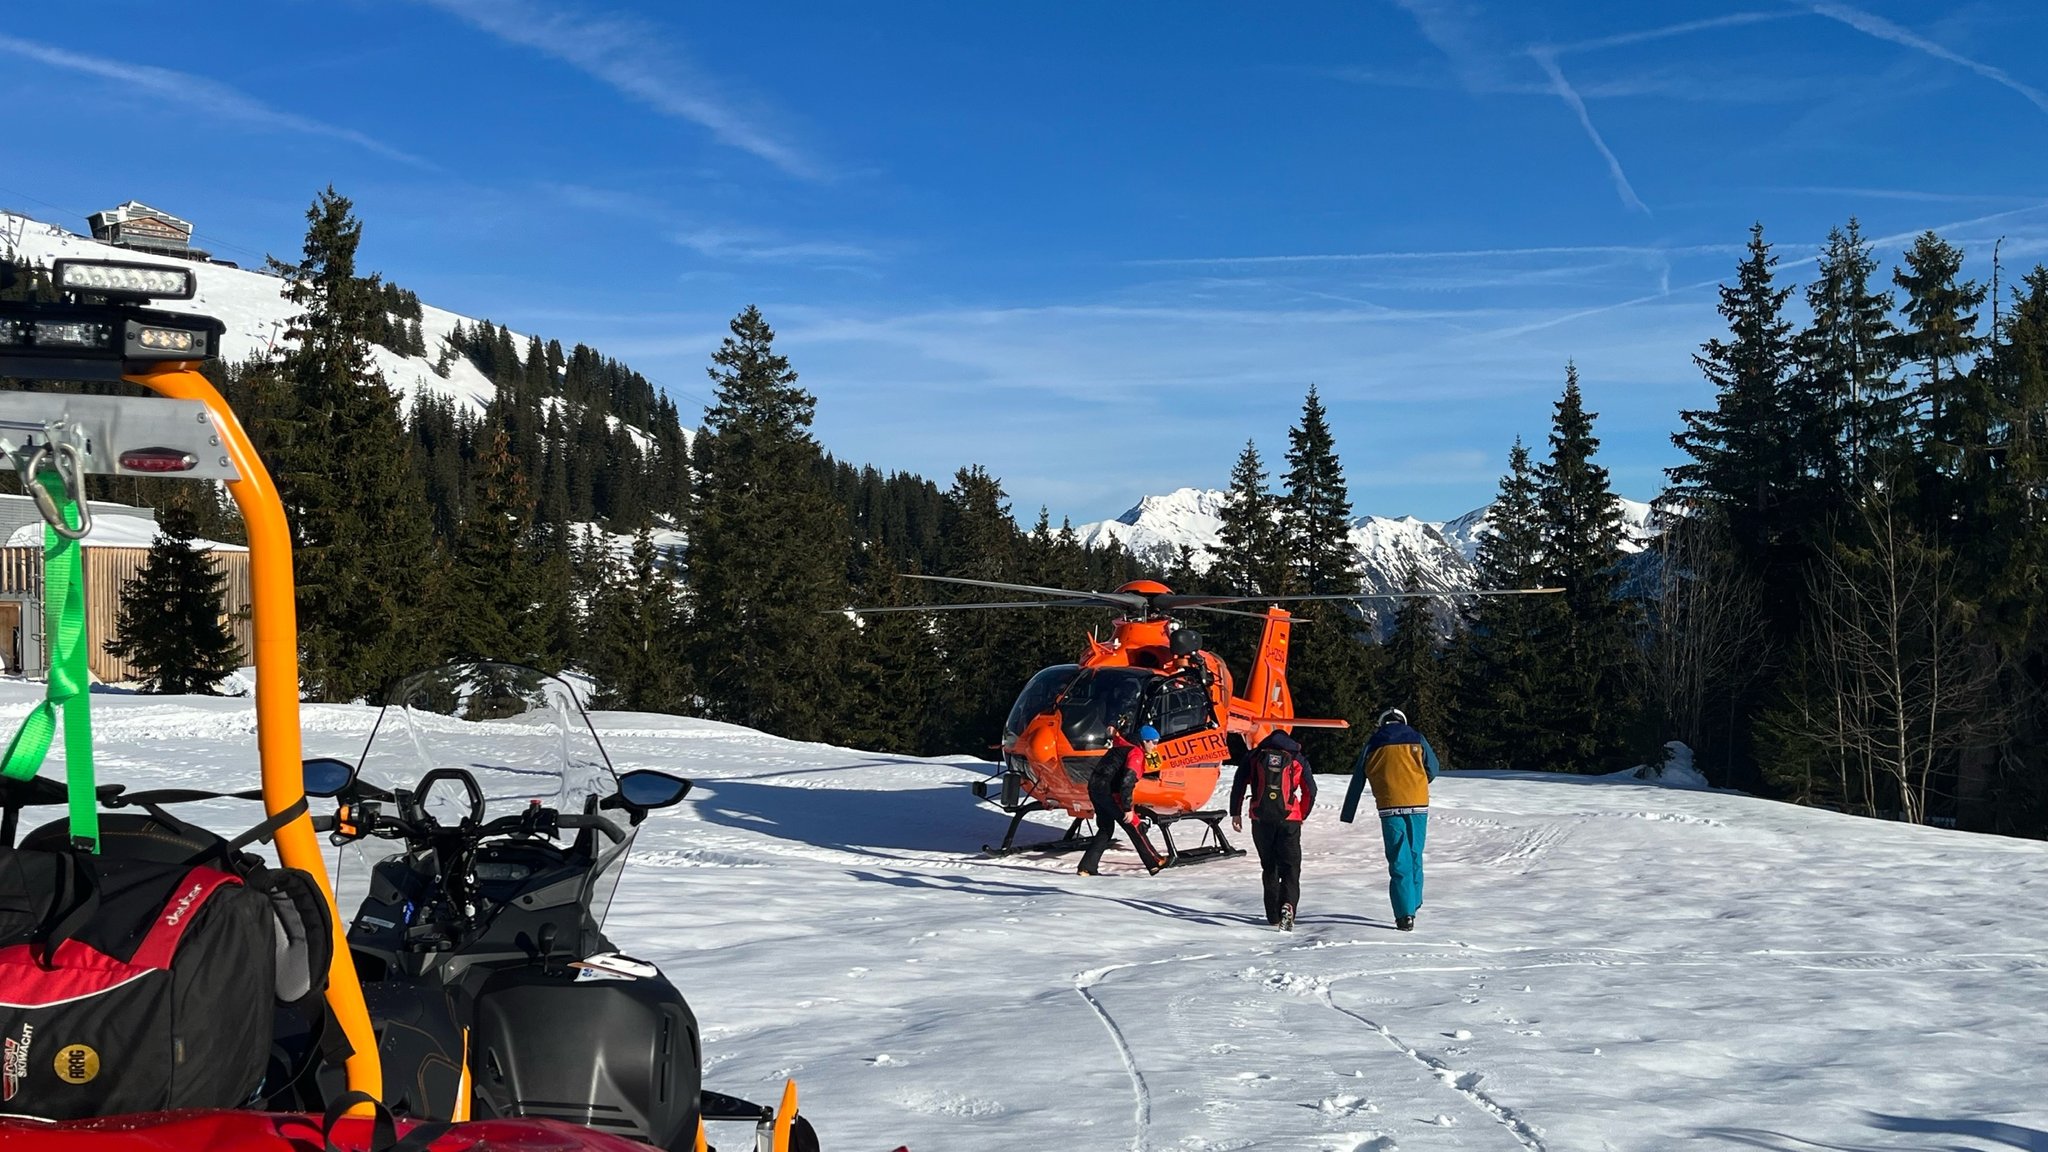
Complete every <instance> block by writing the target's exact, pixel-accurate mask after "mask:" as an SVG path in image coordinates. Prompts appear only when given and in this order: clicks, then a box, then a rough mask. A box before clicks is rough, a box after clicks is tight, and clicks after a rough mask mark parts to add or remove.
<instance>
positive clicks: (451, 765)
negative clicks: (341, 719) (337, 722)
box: [362, 663, 618, 828]
mask: <svg viewBox="0 0 2048 1152" xmlns="http://www.w3.org/2000/svg"><path fill="white" fill-rule="evenodd" d="M436 769H459V770H460V771H462V772H464V773H467V774H468V775H469V776H470V777H471V778H472V779H474V780H475V781H476V782H477V785H478V786H479V787H480V788H481V789H482V792H483V805H484V811H483V813H482V815H483V818H484V819H486V820H490V819H493V818H495V817H498V816H509V815H515V814H517V813H518V812H520V811H521V810H523V809H525V808H526V807H527V806H528V805H530V804H533V803H534V802H536V801H538V802H539V803H540V805H541V806H542V807H545V808H553V809H555V810H556V811H558V812H563V813H580V812H583V811H585V810H586V809H588V808H590V806H591V805H593V804H595V803H596V802H597V801H598V800H602V799H603V798H605V797H606V796H609V795H611V794H612V793H614V792H616V791H618V779H617V777H616V776H614V775H613V773H612V767H611V763H610V761H609V760H608V759H607V758H606V756H605V753H604V746H603V745H601V744H599V743H598V740H597V733H596V732H595V731H593V730H592V729H591V727H590V720H589V718H588V717H587V716H585V715H584V713H583V705H582V702H581V701H579V700H578V699H577V696H576V692H575V690H574V689H572V688H570V687H569V685H568V684H567V683H565V682H564V681H563V680H562V679H561V678H559V677H556V676H550V675H548V674H547V673H545V672H537V671H535V670H534V669H532V668H524V667H520V666H518V665H515V664H489V663H461V664H448V665H443V666H442V667H439V668H434V669H431V670H429V671H426V672H422V673H419V674H418V675H416V676H412V677H410V678H408V679H406V680H404V681H401V682H400V683H399V684H398V685H397V686H396V687H395V688H393V689H392V690H391V693H390V695H389V696H388V697H387V698H386V700H385V704H384V710H383V711H382V712H381V713H379V714H378V716H377V727H376V729H375V730H374V731H373V732H371V734H370V741H369V743H368V744H367V745H366V746H365V747H364V749H363V758H362V778H363V779H365V780H367V781H369V782H371V783H373V784H376V785H377V786H379V787H381V788H386V789H397V788H405V789H416V788H417V787H418V786H419V783H420V781H421V780H422V779H423V778H425V776H426V775H427V774H428V773H429V772H432V771H434V770H436ZM470 806H471V798H470V796H469V795H468V793H467V791H466V790H465V789H463V788H462V787H461V786H460V785H459V784H455V785H454V786H451V785H450V784H449V783H438V782H437V783H436V784H435V785H434V787H433V788H432V789H430V790H429V791H428V793H427V795H426V797H425V804H424V807H425V810H426V813H427V814H428V815H430V816H432V817H433V818H434V820H435V822H436V823H439V824H440V825H441V826H442V827H445V828H452V827H455V826H456V825H457V824H459V823H461V822H462V819H463V818H464V817H466V816H468V815H470Z"/></svg>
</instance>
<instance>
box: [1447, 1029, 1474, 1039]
mask: <svg viewBox="0 0 2048 1152" xmlns="http://www.w3.org/2000/svg"><path fill="white" fill-rule="evenodd" d="M1444 1035H1446V1036H1448V1037H1450V1038H1451V1039H1453V1040H1470V1039H1471V1038H1472V1033H1470V1032H1468V1031H1466V1030H1465V1029H1463V1028H1460V1029H1458V1030H1457V1031H1455V1032H1446V1033H1444Z"/></svg>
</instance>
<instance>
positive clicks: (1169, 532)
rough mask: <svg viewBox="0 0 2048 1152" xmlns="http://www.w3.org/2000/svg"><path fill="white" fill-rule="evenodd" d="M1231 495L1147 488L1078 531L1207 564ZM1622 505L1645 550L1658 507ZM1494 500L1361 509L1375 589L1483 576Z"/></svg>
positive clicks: (1436, 585) (1368, 576) (1628, 541)
mask: <svg viewBox="0 0 2048 1152" xmlns="http://www.w3.org/2000/svg"><path fill="white" fill-rule="evenodd" d="M1227 499H1228V495H1227V494H1226V493H1224V492H1220V491H1218V490H1216V489H1214V488H1178V489H1175V490H1174V491H1172V492H1169V493H1167V494H1165V495H1163V496H1146V497H1144V498H1143V499H1141V500H1139V501H1138V502H1137V504H1135V505H1133V506H1132V507H1131V508H1130V509H1129V510H1127V511H1126V512H1124V513H1123V514H1122V515H1121V516H1118V517H1117V518H1116V519H1114V520H1103V521H1098V522H1096V523H1093V524H1083V525H1081V526H1080V527H1079V528H1077V529H1076V531H1077V532H1078V533H1079V534H1080V537H1081V539H1082V540H1083V541H1085V542H1086V543H1087V544H1089V545H1090V546H1091V547H1101V546H1103V545H1106V544H1108V543H1109V542H1110V541H1111V540H1115V541H1117V542H1118V543H1119V544H1121V545H1122V546H1123V547H1124V548H1125V550H1127V551H1129V552H1132V553H1134V554H1137V555H1139V556H1142V557H1144V558H1145V559H1146V560H1148V561H1150V562H1152V563H1154V564H1157V565H1159V566H1161V567H1165V566H1167V565H1170V564H1172V563H1173V562H1174V559H1175V557H1177V556H1178V555H1179V553H1180V549H1181V548H1182V547H1183V546H1185V547H1187V548H1188V549H1190V550H1191V552H1192V553H1193V560H1194V567H1195V569H1196V570H1197V571H1206V570H1207V569H1208V567H1209V565H1210V564H1211V563H1212V562H1213V561H1214V559H1215V553H1214V551H1213V549H1214V548H1215V547H1216V546H1217V544H1218V542H1219V540H1220V538H1221V532H1222V528H1223V522H1222V519H1221V516H1222V512H1223V505H1224V503H1225V501H1226V500H1227ZM1615 503H1616V504H1617V505H1618V506H1619V507H1620V509H1621V520H1622V533H1623V542H1622V547H1623V548H1624V549H1625V550H1627V551H1629V552H1638V551H1641V550H1642V548H1643V547H1644V546H1645V545H1646V544H1647V543H1648V542H1649V540H1650V538H1651V537H1652V536H1654V535H1655V532H1653V531H1652V530H1651V527H1650V522H1651V518H1652V509H1651V507H1650V505H1648V504H1645V503H1643V502H1642V501H1640V500H1629V499H1626V498H1624V497H1616V498H1615ZM1492 513H1493V505H1492V504H1487V505H1486V506H1484V507H1481V508H1475V509H1473V510H1472V511H1470V512H1467V513H1465V514H1464V515H1463V516H1460V517H1458V518H1457V519H1455V520H1450V521H1447V522H1443V523H1439V522H1436V521H1433V520H1424V519H1421V518H1420V517H1417V516H1376V515H1365V516H1360V517H1359V518H1358V519H1357V520H1355V521H1353V522H1352V527H1351V544H1352V547H1353V548H1355V549H1357V551H1358V558H1359V564H1360V567H1361V568H1362V569H1363V572H1364V576H1365V589H1366V591H1368V592H1393V591H1397V590H1400V589H1404V588H1408V587H1411V581H1410V580H1409V576H1410V575H1411V574H1412V575H1413V576H1414V577H1415V580H1414V581H1413V582H1412V586H1413V587H1417V588H1420V589H1424V590H1430V591H1436V590H1444V589H1450V588H1470V587H1473V586H1474V585H1475V584H1476V583H1477V581H1478V578H1479V573H1478V571H1477V569H1476V568H1475V567H1474V562H1475V561H1476V560H1477V558H1478V555H1479V541H1480V540H1481V539H1483V538H1484V537H1485V536H1486V534H1487V533H1489V532H1491V531H1492V530H1493V524H1492Z"/></svg>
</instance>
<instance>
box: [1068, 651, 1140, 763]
mask: <svg viewBox="0 0 2048 1152" xmlns="http://www.w3.org/2000/svg"><path fill="white" fill-rule="evenodd" d="M1158 678H1159V674H1158V673H1157V672H1148V671H1146V670H1145V669H1143V668H1096V669H1093V670H1090V671H1087V672H1083V673H1082V674H1081V675H1080V676H1078V677H1076V678H1075V680H1074V683H1073V685H1072V686H1071V687H1069V688H1068V689H1067V695H1066V698H1065V699H1063V700H1061V701H1060V727H1061V728H1062V729H1064V730H1065V732H1066V736H1067V743H1068V745H1070V746H1071V747H1073V748H1075V749H1076V750H1081V751H1094V750H1096V749H1098V748H1107V747H1109V730H1110V727H1111V726H1112V725H1114V726H1117V727H1121V728H1124V729H1126V730H1127V731H1128V730H1130V729H1133V728H1135V727H1136V726H1137V725H1136V724H1135V720H1136V719H1137V715H1138V710H1139V708H1140V706H1142V705H1143V703H1144V700H1145V688H1146V686H1147V685H1149V684H1151V682H1152V681H1154V680H1157V679H1158Z"/></svg>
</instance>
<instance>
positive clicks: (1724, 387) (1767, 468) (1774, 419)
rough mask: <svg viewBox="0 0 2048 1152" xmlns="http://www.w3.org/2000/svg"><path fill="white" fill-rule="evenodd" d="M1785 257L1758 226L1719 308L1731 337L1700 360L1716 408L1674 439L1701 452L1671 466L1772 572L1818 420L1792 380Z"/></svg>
mask: <svg viewBox="0 0 2048 1152" xmlns="http://www.w3.org/2000/svg"><path fill="white" fill-rule="evenodd" d="M1777 263H1778V258H1777V257H1776V256H1775V255H1773V254H1772V253H1771V248H1770V245H1769V244H1767V243H1765V242H1764V238H1763V225H1761V224H1759V225H1756V226H1755V227H1753V228H1751V229H1750V234H1749V255H1748V257H1747V258H1746V259H1745V260H1743V262H1742V265H1741V267H1740V268H1739V269H1738V270H1737V273H1736V282H1735V284H1734V285H1732V286H1729V285H1723V286H1722V288H1721V304H1720V311H1721V315H1722V316H1723V317H1725V318H1726V319H1727V321H1728V327H1729V336H1730V338H1729V339H1727V340H1721V339H1713V340H1709V341H1707V343H1706V344H1705V345H1704V346H1703V347H1702V348H1701V349H1700V352H1699V354H1698V355H1696V356H1694V357H1693V361H1694V363H1696V364H1698V365H1699V366H1700V370H1701V371H1702V372H1704V373H1705V374H1706V377H1707V380H1708V382H1709V383H1711V384H1713V385H1714V390H1715V397H1714V399H1715V406H1714V408H1713V409H1712V410H1710V411H1688V412H1685V413H1683V418H1684V420H1685V424H1686V430H1685V431H1683V432H1681V433H1679V434H1677V435H1675V436H1673V437H1672V441H1673V443H1675V444H1677V445H1678V446H1679V447H1680V448H1682V449H1684V450H1685V452H1686V454H1687V455H1689V456H1691V457H1692V462H1691V463H1688V464H1681V465H1679V466H1678V467H1676V468H1673V469H1671V480H1672V483H1673V485H1674V486H1676V487H1677V488H1678V489H1679V490H1681V491H1683V492H1685V493H1686V494H1687V495H1689V496H1692V497H1694V498H1696V499H1699V500H1703V501H1706V502H1709V503H1712V504H1715V505H1718V506H1719V507H1721V508H1722V509H1723V510H1724V511H1725V514H1726V516H1727V519H1728V523H1729V526H1730V529H1731V530H1732V532H1733V533H1734V536H1735V540H1736V543H1737V546H1738V547H1741V548H1743V549H1744V550H1745V555H1746V556H1747V558H1748V560H1749V562H1750V563H1751V564H1753V565H1755V566H1756V567H1757V569H1758V570H1759V571H1763V572H1770V571H1772V570H1774V569H1775V568H1777V567H1779V566H1781V565H1782V563H1783V556H1782V550H1783V548H1784V544H1785V540H1784V536H1785V530H1786V524H1787V520H1788V519H1789V518H1790V516H1791V514H1792V510H1793V505H1795V504H1796V503H1797V502H1798V501H1799V500H1800V499H1801V498H1802V491H1803V484H1804V467H1805V461H1804V460H1803V459H1802V449H1803V448H1805V447H1806V446H1807V444H1808V442H1809V439H1810V433H1809V431H1808V429H1809V428H1811V427H1812V423H1811V416H1810V414H1808V413H1805V412H1802V411H1801V410H1800V405H1799V403H1798V401H1797V399H1796V397H1795V394H1794V390H1793V389H1792V388H1791V387H1790V385H1789V380H1790V377H1791V373H1792V366H1793V359H1792V344H1791V332H1792V326H1791V324H1790V323H1788V322H1787V321H1786V320H1785V319H1784V316H1783V312H1784V305H1785V299H1786V297H1787V296H1789V295H1790V294H1791V291H1792V290H1791V289H1790V288H1779V287H1777V286H1776V285H1775V284H1773V282H1772V272H1771V269H1772V268H1773V267H1775V266H1776V265H1777ZM1574 390H1575V389H1574Z"/></svg>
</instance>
